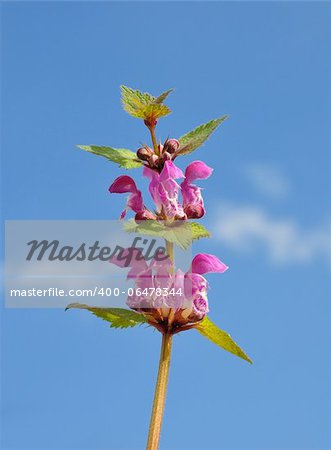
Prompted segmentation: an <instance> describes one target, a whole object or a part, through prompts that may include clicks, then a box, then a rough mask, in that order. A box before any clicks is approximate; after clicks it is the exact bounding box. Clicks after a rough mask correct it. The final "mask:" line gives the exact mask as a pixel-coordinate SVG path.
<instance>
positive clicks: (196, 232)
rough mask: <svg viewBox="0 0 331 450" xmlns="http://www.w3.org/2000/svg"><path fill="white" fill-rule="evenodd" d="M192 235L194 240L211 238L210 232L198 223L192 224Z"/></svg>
mask: <svg viewBox="0 0 331 450" xmlns="http://www.w3.org/2000/svg"><path fill="white" fill-rule="evenodd" d="M191 233H192V239H193V240H195V239H201V238H204V237H210V233H209V231H208V230H207V229H206V228H205V227H204V226H203V225H201V223H198V222H191Z"/></svg>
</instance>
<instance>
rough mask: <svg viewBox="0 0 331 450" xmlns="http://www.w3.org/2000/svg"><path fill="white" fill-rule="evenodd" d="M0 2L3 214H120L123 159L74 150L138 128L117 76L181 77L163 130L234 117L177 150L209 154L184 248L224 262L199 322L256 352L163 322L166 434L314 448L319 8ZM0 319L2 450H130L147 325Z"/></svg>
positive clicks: (141, 407) (323, 248) (318, 354)
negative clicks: (200, 208) (170, 345)
mask: <svg viewBox="0 0 331 450" xmlns="http://www.w3.org/2000/svg"><path fill="white" fill-rule="evenodd" d="M1 7H2V25H3V27H2V28H3V31H2V69H3V79H2V129H3V133H2V162H3V164H2V167H3V170H2V183H3V184H2V192H3V218H4V219H113V218H116V217H117V215H118V213H119V211H120V208H121V207H122V205H123V201H124V199H123V198H120V197H121V196H118V197H116V198H111V197H110V196H109V194H108V192H107V188H108V186H109V184H110V182H111V181H112V180H113V179H114V178H115V177H116V176H118V175H119V174H120V173H122V172H121V170H120V169H117V168H116V167H114V166H113V165H111V164H110V163H107V162H106V161H105V160H103V159H102V158H97V157H93V156H92V155H88V154H84V153H83V152H80V151H79V150H77V149H75V148H74V145H75V144H77V143H80V144H91V143H94V144H100V145H110V146H114V147H121V146H122V147H126V148H132V149H135V148H137V146H139V142H140V141H144V140H146V139H147V133H146V130H145V129H144V127H143V126H142V125H141V123H140V122H139V121H138V120H135V119H133V118H130V117H129V116H127V115H126V114H125V113H124V112H123V111H122V110H121V106H120V102H119V85H120V84H127V85H129V86H132V87H136V88H139V89H141V90H148V91H150V92H152V93H155V94H157V93H160V92H161V91H163V90H165V89H167V88H169V87H175V88H176V90H175V92H174V93H173V94H172V96H171V97H169V102H168V104H169V106H170V107H171V108H172V109H173V110H174V112H173V114H172V115H170V116H169V117H168V118H165V119H164V120H162V121H160V124H159V130H158V133H159V136H160V137H163V138H165V137H166V136H167V135H170V136H173V137H176V136H179V135H181V134H183V133H185V132H187V131H189V130H190V129H192V128H194V127H195V126H196V125H199V124H200V123H202V122H205V121H207V120H209V119H211V118H214V117H218V116H219V115H222V114H225V113H227V114H230V116H231V117H230V120H228V121H227V122H226V123H224V124H223V125H222V126H221V128H220V129H219V130H218V131H217V132H216V133H215V135H214V136H213V137H212V138H211V139H210V140H209V141H208V143H207V144H206V145H205V146H204V147H203V148H201V149H199V150H197V152H196V153H195V154H194V155H192V156H191V157H190V158H188V159H187V161H191V160H193V159H194V158H198V159H204V160H205V161H206V162H207V163H208V164H209V165H211V166H213V167H214V169H215V171H214V174H213V176H212V177H211V178H210V179H209V180H206V181H202V182H201V185H202V184H203V186H204V187H205V188H206V189H205V192H204V194H205V199H206V206H207V209H208V214H207V216H206V218H205V219H204V224H205V225H206V226H207V227H209V228H211V229H212V230H213V233H214V237H213V239H212V240H210V241H206V240H205V241H199V243H198V244H197V245H196V247H195V250H196V251H206V252H213V253H216V254H217V255H218V256H219V257H220V258H221V259H222V260H223V261H224V262H226V263H227V264H228V265H229V266H230V270H229V271H227V272H226V273H225V274H224V275H220V276H218V275H215V276H212V275H211V276H210V277H209V281H210V284H211V291H210V295H209V301H210V307H211V313H210V317H211V318H212V319H213V320H214V321H215V322H217V323H218V324H219V325H220V326H221V327H222V328H224V329H225V330H227V331H229V332H230V333H231V334H232V335H233V337H234V338H235V339H236V340H237V341H238V342H239V343H240V344H241V345H242V346H243V347H244V348H245V350H246V351H247V353H248V354H249V355H250V356H251V357H252V359H253V360H254V365H253V366H249V365H248V364H247V363H245V362H244V361H241V360H239V359H236V358H235V357H233V356H232V355H229V354H226V353H225V352H223V351H222V350H220V349H218V348H217V347H216V346H213V345H212V344H211V343H209V342H207V341H206V340H204V339H203V338H202V337H201V336H200V335H198V333H195V332H194V331H192V332H187V333H183V334H182V335H180V336H178V337H177V338H176V340H175V345H174V354H173V365H172V368H171V374H170V384H169V393H168V400H167V405H166V413H165V419H164V427H163V435H162V443H161V448H164V449H192V448H196V449H216V448H217V449H269V448H270V449H276V448H277V449H294V448H296V449H299V448H300V449H301V448H306V449H329V448H330V447H331V437H330V432H329V430H328V428H329V424H330V394H331V392H330V391H331V388H330V382H329V380H330V375H331V370H330V307H329V299H330V272H329V265H330V244H329V236H330V233H329V230H330V221H331V218H330V75H331V74H330V55H329V49H330V38H331V30H330V26H329V24H330V4H328V3H326V2H324V3H323V2H315V3H313V2H303V3H299V2H292V3H291V2H286V3H285V2H279V3H277V2H272V3H266V2H245V3H240V2H234V3H225V2H224V3H218V2H212V3H207V2H204V3H202V2H194V3H189V2H183V3H140V2H134V3H129V2H125V3H110V2H100V3H88V2H86V3H85V2H84V3H69V2H68V3H52V2H45V3H41V2H39V3H38V2H36V3H28V2H24V3H19V2H7V3H2V5H1ZM183 161H184V160H182V162H181V163H182V164H181V167H182V168H183ZM135 176H136V177H137V179H138V180H140V175H139V172H138V171H137V172H135ZM140 185H141V186H146V183H144V182H141V183H140ZM1 319H2V324H1V332H2V364H1V378H2V413H1V421H2V436H1V437H2V448H3V449H6V450H9V449H16V450H18V449H21V450H23V449H27V448H29V449H37V448H38V449H40V448H42V449H83V448H84V449H96V448H104V449H105V448H109V449H120V448H122V449H138V448H139V449H140V448H144V444H145V438H146V430H147V426H148V422H149V414H150V407H151V400H152V395H153V389H154V381H155V376H156V370H157V362H158V352H159V343H160V336H159V335H157V334H156V333H153V332H152V331H151V330H144V329H133V330H131V331H127V332H123V331H113V330H109V329H108V327H107V324H106V323H104V322H101V321H98V320H97V319H96V318H94V317H90V316H89V315H88V314H84V312H79V311H77V312H71V313H67V314H64V312H63V311H62V310H59V309H54V310H46V309H45V310H37V309H26V310H9V309H3V310H2V318H1Z"/></svg>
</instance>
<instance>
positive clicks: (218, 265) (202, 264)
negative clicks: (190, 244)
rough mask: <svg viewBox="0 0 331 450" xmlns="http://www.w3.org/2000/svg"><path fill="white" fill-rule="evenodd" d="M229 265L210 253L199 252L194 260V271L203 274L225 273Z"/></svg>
mask: <svg viewBox="0 0 331 450" xmlns="http://www.w3.org/2000/svg"><path fill="white" fill-rule="evenodd" d="M227 269H228V266H227V265H226V264H224V263H223V262H222V261H220V260H219V259H218V258H217V257H216V256H214V255H209V254H208V253H198V254H197V255H196V256H195V257H194V258H193V260H192V269H191V270H192V273H198V274H200V275H203V274H205V273H209V272H219V273H223V272H225V271H226V270H227Z"/></svg>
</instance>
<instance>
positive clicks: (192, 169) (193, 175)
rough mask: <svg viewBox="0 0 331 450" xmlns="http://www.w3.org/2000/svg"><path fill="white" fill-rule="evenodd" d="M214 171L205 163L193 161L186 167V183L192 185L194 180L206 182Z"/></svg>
mask: <svg viewBox="0 0 331 450" xmlns="http://www.w3.org/2000/svg"><path fill="white" fill-rule="evenodd" d="M213 170H214V169H212V168H211V167H209V166H207V164H205V163H204V162H203V161H193V162H192V163H191V164H189V165H188V166H187V167H186V170H185V182H186V183H192V181H194V180H204V179H205V178H208V177H209V176H210V175H211V174H212V172H213Z"/></svg>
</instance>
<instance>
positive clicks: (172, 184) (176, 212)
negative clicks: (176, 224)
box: [109, 160, 213, 220]
mask: <svg viewBox="0 0 331 450" xmlns="http://www.w3.org/2000/svg"><path fill="white" fill-rule="evenodd" d="M212 172H213V169H212V168H211V167H209V166H207V165H206V164H205V163H204V162H202V161H194V162H192V163H191V164H189V165H188V166H187V168H186V170H185V174H183V172H182V171H181V169H179V168H178V167H177V166H176V165H175V164H174V163H173V162H172V161H171V160H169V161H165V162H164V166H163V168H162V170H161V172H160V173H158V172H157V171H155V170H153V169H151V168H150V167H147V166H145V167H144V171H143V175H145V176H146V177H147V178H149V180H150V183H149V192H150V194H151V196H152V199H153V201H154V203H155V207H156V215H155V214H153V213H152V212H151V211H150V210H149V209H148V208H147V207H146V206H145V205H144V202H143V198H142V194H141V191H140V190H139V189H138V188H137V186H136V183H135V182H134V180H133V179H132V178H131V177H129V176H127V175H121V176H119V177H118V178H116V180H115V181H114V182H113V183H112V184H111V186H110V187H109V192H110V193H117V194H122V193H129V194H130V195H129V197H128V201H127V205H126V208H125V209H124V211H123V212H122V213H121V218H124V217H125V215H126V211H127V209H131V210H132V211H134V212H135V213H136V215H135V218H136V220H144V219H152V220H153V219H154V220H156V219H159V220H185V219H200V218H201V217H203V216H204V214H205V208H204V202H203V198H202V195H201V188H199V187H198V186H196V185H195V184H193V182H194V181H195V180H202V179H206V178H208V177H209V176H210V175H211V174H212ZM180 178H184V181H182V183H181V184H178V183H177V181H176V180H178V179H180ZM180 192H181V195H182V201H180V199H179V193H180Z"/></svg>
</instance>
